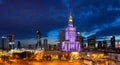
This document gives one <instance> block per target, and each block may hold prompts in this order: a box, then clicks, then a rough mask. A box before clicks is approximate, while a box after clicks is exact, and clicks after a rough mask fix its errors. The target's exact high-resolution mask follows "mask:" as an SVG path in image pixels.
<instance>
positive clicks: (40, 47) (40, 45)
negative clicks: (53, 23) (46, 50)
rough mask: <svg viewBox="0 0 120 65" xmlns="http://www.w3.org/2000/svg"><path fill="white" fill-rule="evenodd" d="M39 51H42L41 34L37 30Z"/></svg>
mask: <svg viewBox="0 0 120 65" xmlns="http://www.w3.org/2000/svg"><path fill="white" fill-rule="evenodd" d="M37 49H42V44H41V32H40V31H39V30H37Z"/></svg>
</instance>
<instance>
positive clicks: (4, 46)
mask: <svg viewBox="0 0 120 65" xmlns="http://www.w3.org/2000/svg"><path fill="white" fill-rule="evenodd" d="M5 49H6V37H5V36H2V50H5Z"/></svg>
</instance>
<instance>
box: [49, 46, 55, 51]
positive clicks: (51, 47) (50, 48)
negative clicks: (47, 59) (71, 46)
mask: <svg viewBox="0 0 120 65" xmlns="http://www.w3.org/2000/svg"><path fill="white" fill-rule="evenodd" d="M55 50H57V45H56V44H49V51H55Z"/></svg>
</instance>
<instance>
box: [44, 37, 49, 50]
mask: <svg viewBox="0 0 120 65" xmlns="http://www.w3.org/2000/svg"><path fill="white" fill-rule="evenodd" d="M44 50H45V51H48V40H47V39H44Z"/></svg>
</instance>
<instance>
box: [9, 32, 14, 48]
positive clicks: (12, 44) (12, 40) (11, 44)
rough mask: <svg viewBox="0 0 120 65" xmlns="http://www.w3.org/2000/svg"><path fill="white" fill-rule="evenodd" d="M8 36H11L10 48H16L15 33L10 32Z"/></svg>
mask: <svg viewBox="0 0 120 65" xmlns="http://www.w3.org/2000/svg"><path fill="white" fill-rule="evenodd" d="M8 38H9V50H11V49H14V48H15V47H14V45H15V42H14V34H10V35H9V37H8Z"/></svg>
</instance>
